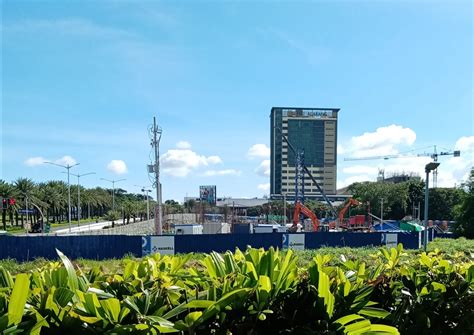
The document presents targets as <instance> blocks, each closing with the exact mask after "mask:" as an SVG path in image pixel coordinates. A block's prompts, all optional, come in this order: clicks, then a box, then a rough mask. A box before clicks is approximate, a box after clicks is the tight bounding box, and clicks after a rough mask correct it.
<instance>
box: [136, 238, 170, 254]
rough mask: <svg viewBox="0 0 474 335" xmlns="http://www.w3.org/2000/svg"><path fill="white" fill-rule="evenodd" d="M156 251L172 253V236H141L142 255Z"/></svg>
mask: <svg viewBox="0 0 474 335" xmlns="http://www.w3.org/2000/svg"><path fill="white" fill-rule="evenodd" d="M156 253H160V255H174V236H143V237H142V256H146V255H150V254H156Z"/></svg>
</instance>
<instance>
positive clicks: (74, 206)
mask: <svg viewBox="0 0 474 335" xmlns="http://www.w3.org/2000/svg"><path fill="white" fill-rule="evenodd" d="M79 187H80V189H79V192H80V202H81V203H80V208H81V213H80V217H81V219H86V220H97V219H99V218H106V219H107V218H108V217H111V216H112V217H114V218H115V220H118V219H119V218H123V220H124V223H125V222H126V223H129V222H130V220H131V219H133V220H134V221H135V220H136V219H139V220H143V219H144V218H146V212H147V205H146V201H145V200H146V197H145V196H144V195H143V194H132V193H127V191H125V190H123V189H120V188H117V189H115V210H113V208H112V189H106V188H102V187H95V188H85V187H83V186H79ZM70 188H71V220H77V219H78V215H79V211H78V207H79V206H78V185H71V186H70ZM0 197H2V198H4V199H15V202H14V204H8V205H7V206H6V207H7V208H6V209H4V208H2V225H3V229H5V230H6V226H7V223H8V224H9V225H10V226H17V227H23V228H25V227H26V226H25V224H27V222H26V212H25V211H23V210H24V209H31V210H32V211H31V214H29V215H28V221H29V222H30V223H32V224H35V223H36V222H38V220H39V219H40V218H42V217H43V218H44V220H46V222H49V223H64V222H67V221H68V216H69V215H68V185H67V183H65V182H64V181H59V180H51V181H47V182H40V183H36V182H34V181H33V180H31V179H30V178H18V179H16V180H15V181H13V182H11V183H9V182H6V181H4V180H0ZM149 201H150V204H149V207H150V212H153V211H152V210H151V209H152V208H154V201H153V200H152V199H151V197H150V200H149Z"/></svg>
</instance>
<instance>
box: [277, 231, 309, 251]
mask: <svg viewBox="0 0 474 335" xmlns="http://www.w3.org/2000/svg"><path fill="white" fill-rule="evenodd" d="M281 245H282V249H293V250H304V234H282V243H281Z"/></svg>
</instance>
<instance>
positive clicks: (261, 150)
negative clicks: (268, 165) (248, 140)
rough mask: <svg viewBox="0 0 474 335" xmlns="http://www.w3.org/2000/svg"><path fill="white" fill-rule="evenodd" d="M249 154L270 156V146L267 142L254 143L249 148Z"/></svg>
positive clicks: (253, 156) (259, 156) (252, 156)
mask: <svg viewBox="0 0 474 335" xmlns="http://www.w3.org/2000/svg"><path fill="white" fill-rule="evenodd" d="M247 155H248V156H249V157H250V158H255V157H257V158H270V148H269V147H267V146H266V144H254V145H252V146H251V147H250V148H249V150H248V152H247Z"/></svg>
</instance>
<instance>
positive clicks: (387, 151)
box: [351, 124, 416, 157]
mask: <svg viewBox="0 0 474 335" xmlns="http://www.w3.org/2000/svg"><path fill="white" fill-rule="evenodd" d="M415 140H416V133H415V132H414V131H413V130H412V129H410V128H404V127H402V126H398V125H394V124H392V125H390V126H386V127H380V128H377V129H376V130H375V132H372V133H369V132H367V133H364V134H362V135H360V136H354V137H352V139H351V148H353V149H354V151H353V152H352V153H351V156H353V157H370V156H385V155H395V154H398V150H397V148H395V146H396V145H400V144H405V145H412V144H413V143H414V142H415Z"/></svg>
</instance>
